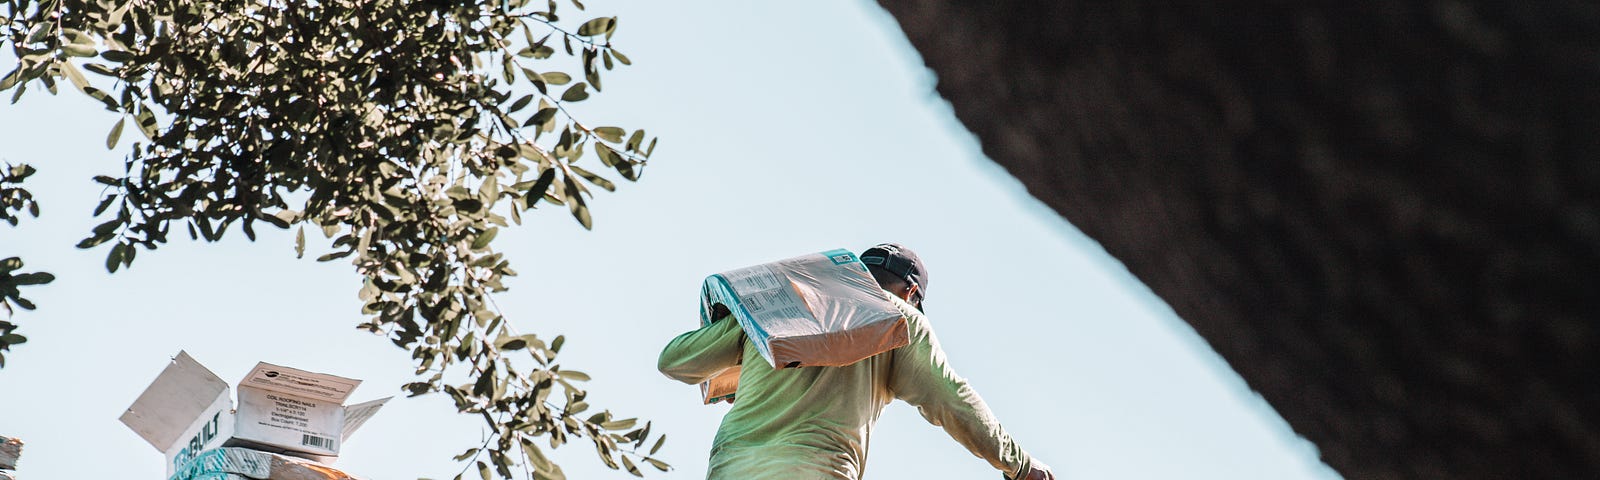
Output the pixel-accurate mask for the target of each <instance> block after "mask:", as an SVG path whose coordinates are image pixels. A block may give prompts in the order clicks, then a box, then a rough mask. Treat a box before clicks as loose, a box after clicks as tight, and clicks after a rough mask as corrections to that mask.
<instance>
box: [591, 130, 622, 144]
mask: <svg viewBox="0 0 1600 480" xmlns="http://www.w3.org/2000/svg"><path fill="white" fill-rule="evenodd" d="M627 133H628V131H627V130H623V129H621V128H617V127H599V128H596V129H594V134H595V136H598V137H600V138H601V139H602V140H605V141H607V142H611V143H621V142H622V136H623V135H625V134H627Z"/></svg>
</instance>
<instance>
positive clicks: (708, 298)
mask: <svg viewBox="0 0 1600 480" xmlns="http://www.w3.org/2000/svg"><path fill="white" fill-rule="evenodd" d="M700 291H701V295H700V298H701V303H700V321H701V324H702V326H703V325H705V324H709V323H711V322H712V321H715V320H716V319H718V318H721V317H722V316H724V315H732V316H733V317H734V318H736V319H738V321H739V326H740V328H742V329H743V330H744V332H745V337H746V338H747V339H748V340H749V341H750V342H751V343H753V344H754V345H755V347H756V351H757V352H760V354H761V356H762V358H764V359H766V360H767V362H768V363H769V364H770V365H772V366H773V368H798V367H814V366H819V367H820V366H844V365H850V364H852V363H855V362H858V361H861V360H862V359H865V358H867V357H870V356H873V355H877V354H879V353H883V352H886V351H889V350H892V349H894V348H898V347H900V346H903V345H905V344H907V343H909V342H910V333H909V331H908V329H907V326H906V321H905V318H904V315H902V314H901V312H900V309H899V308H896V307H895V306H894V303H893V302H891V301H889V293H888V292H885V291H883V288H881V287H879V286H878V282H877V280H874V279H873V278H872V274H871V273H868V272H867V267H866V265H864V264H862V263H861V260H860V259H858V258H856V255H855V254H854V253H851V252H850V251H848V250H843V249H839V250H830V251H826V252H822V253H814V254H811V255H803V256H799V257H795V258H790V259H787V260H780V261H777V262H772V263H764V264H761V265H756V266H752V267H746V268H741V269H738V270H731V271H727V272H723V273H719V274H716V275H712V276H710V277H706V281H705V283H704V284H703V285H702V286H701V289H700ZM739 372H740V368H739V367H733V368H730V369H727V370H724V371H723V372H721V373H719V374H717V375H716V376H713V377H712V378H711V380H708V381H707V382H705V383H703V384H701V385H700V392H701V396H702V397H703V399H704V400H705V402H706V403H714V402H716V401H718V400H725V399H731V398H732V397H733V395H734V394H735V392H736V391H737V390H738V384H739Z"/></svg>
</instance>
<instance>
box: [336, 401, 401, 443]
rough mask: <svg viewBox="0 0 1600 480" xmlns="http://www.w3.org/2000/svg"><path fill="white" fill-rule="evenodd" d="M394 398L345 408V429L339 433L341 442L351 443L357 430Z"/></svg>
mask: <svg viewBox="0 0 1600 480" xmlns="http://www.w3.org/2000/svg"><path fill="white" fill-rule="evenodd" d="M392 398H394V397H383V398H380V399H377V400H373V401H370V402H363V403H357V404H355V405H351V406H348V407H344V429H343V430H341V431H340V432H339V440H341V441H349V440H350V434H352V433H356V429H357V428H361V424H363V423H367V419H369V418H372V416H373V415H376V414H377V413H378V409H380V408H383V404H385V403H388V402H389V399H392Z"/></svg>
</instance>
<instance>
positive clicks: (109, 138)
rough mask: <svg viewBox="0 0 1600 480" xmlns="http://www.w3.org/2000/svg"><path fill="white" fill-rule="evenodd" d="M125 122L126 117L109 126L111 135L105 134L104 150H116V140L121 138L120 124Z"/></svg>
mask: <svg viewBox="0 0 1600 480" xmlns="http://www.w3.org/2000/svg"><path fill="white" fill-rule="evenodd" d="M127 121H128V118H127V117H122V118H118V119H117V124H116V125H112V126H111V133H108V134H106V150H110V149H113V148H117V139H118V138H121V137H122V124H123V123H126V122H127Z"/></svg>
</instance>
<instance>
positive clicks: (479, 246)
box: [472, 227, 500, 250]
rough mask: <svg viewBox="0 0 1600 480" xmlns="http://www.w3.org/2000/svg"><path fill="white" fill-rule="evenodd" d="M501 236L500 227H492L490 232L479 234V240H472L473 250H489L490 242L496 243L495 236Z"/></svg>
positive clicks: (485, 231)
mask: <svg viewBox="0 0 1600 480" xmlns="http://www.w3.org/2000/svg"><path fill="white" fill-rule="evenodd" d="M499 234H500V229H499V228H498V227H491V228H489V229H488V230H484V231H483V233H480V234H478V238H474V239H473V240H472V249H473V250H483V249H485V248H488V247H489V242H492V241H494V237H495V235H499Z"/></svg>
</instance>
